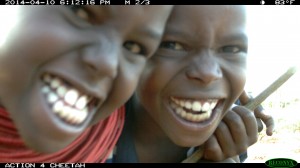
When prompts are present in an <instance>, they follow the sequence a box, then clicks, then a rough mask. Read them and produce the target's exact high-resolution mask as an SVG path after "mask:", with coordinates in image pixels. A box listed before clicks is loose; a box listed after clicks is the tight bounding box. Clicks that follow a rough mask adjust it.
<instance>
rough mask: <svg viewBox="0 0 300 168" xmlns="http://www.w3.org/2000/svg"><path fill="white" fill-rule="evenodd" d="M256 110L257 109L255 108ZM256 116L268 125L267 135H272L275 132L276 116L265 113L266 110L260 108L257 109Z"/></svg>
mask: <svg viewBox="0 0 300 168" xmlns="http://www.w3.org/2000/svg"><path fill="white" fill-rule="evenodd" d="M255 110H256V109H255ZM255 116H256V117H258V118H260V119H261V120H262V121H263V122H264V123H265V125H266V127H267V132H266V133H267V135H268V136H271V135H272V134H273V131H274V129H275V122H274V118H273V117H272V116H271V115H267V114H265V111H264V110H263V109H258V110H256V111H255Z"/></svg>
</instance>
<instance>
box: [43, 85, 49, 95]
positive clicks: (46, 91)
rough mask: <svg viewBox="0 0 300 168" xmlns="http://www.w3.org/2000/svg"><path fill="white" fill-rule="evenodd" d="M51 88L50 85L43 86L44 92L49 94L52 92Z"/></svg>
mask: <svg viewBox="0 0 300 168" xmlns="http://www.w3.org/2000/svg"><path fill="white" fill-rule="evenodd" d="M50 91H51V90H50V88H49V87H48V86H44V87H43V88H42V93H44V94H48V93H50Z"/></svg>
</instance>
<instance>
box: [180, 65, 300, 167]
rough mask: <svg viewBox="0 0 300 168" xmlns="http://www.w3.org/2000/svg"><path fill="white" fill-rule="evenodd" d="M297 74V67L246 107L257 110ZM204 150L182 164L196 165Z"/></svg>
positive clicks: (200, 149)
mask: <svg viewBox="0 0 300 168" xmlns="http://www.w3.org/2000/svg"><path fill="white" fill-rule="evenodd" d="M295 72H296V67H291V68H289V69H288V70H287V71H286V72H285V73H284V74H282V75H281V76H280V77H279V78H278V79H277V80H276V81H274V82H273V83H272V84H271V85H270V86H268V87H267V88H266V89H265V90H264V91H262V92H261V93H260V94H259V95H258V96H256V97H255V98H254V99H252V100H251V101H250V102H249V103H247V104H246V105H245V107H247V108H248V109H250V110H252V111H253V110H254V109H256V107H257V106H258V105H260V104H261V103H262V102H263V101H264V100H265V99H266V98H267V97H268V96H270V95H271V94H272V93H273V92H274V91H275V90H277V89H278V88H279V87H280V86H281V85H283V84H284V83H285V82H286V81H287V80H288V79H289V78H290V77H291V76H293V75H294V74H295ZM203 153H204V149H203V147H202V146H201V147H200V148H199V149H198V150H197V151H196V152H194V153H193V154H192V155H191V156H189V157H188V158H186V159H185V160H183V161H182V163H196V162H197V161H198V160H200V159H201V158H202V156H203Z"/></svg>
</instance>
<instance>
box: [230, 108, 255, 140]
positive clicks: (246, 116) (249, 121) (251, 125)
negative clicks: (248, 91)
mask: <svg viewBox="0 0 300 168" xmlns="http://www.w3.org/2000/svg"><path fill="white" fill-rule="evenodd" d="M234 110H235V112H236V113H238V114H239V116H240V117H241V119H242V120H243V122H244V126H245V129H246V133H247V135H248V142H249V144H248V145H252V144H254V143H255V142H257V139H258V134H257V130H258V128H257V121H256V117H255V116H254V114H253V113H252V112H251V111H250V110H249V109H247V108H245V107H243V106H237V107H235V108H234Z"/></svg>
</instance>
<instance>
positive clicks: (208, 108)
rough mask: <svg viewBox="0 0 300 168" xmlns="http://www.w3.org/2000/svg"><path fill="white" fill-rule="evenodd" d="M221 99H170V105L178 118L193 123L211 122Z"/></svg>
mask: <svg viewBox="0 0 300 168" xmlns="http://www.w3.org/2000/svg"><path fill="white" fill-rule="evenodd" d="M220 102H222V101H221V99H199V100H195V99H183V98H176V97H171V98H170V105H171V108H172V109H173V111H174V112H175V113H176V114H177V116H178V117H180V118H182V119H184V120H186V121H190V122H193V123H201V122H204V121H207V120H209V119H210V118H211V117H212V115H213V111H214V109H215V108H216V107H217V105H218V104H220Z"/></svg>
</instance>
